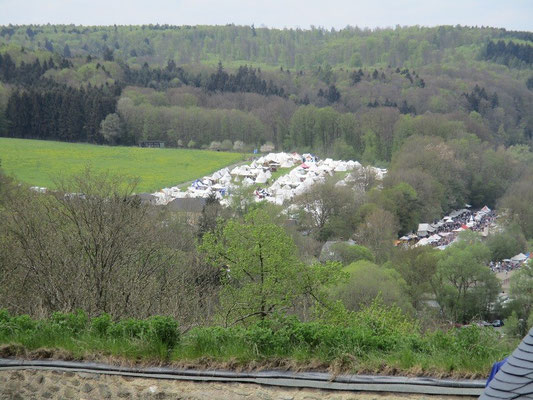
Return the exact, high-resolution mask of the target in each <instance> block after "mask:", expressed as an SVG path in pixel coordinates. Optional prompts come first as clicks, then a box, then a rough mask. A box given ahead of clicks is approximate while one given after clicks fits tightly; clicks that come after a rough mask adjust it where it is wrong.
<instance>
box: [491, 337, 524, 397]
mask: <svg viewBox="0 0 533 400" xmlns="http://www.w3.org/2000/svg"><path fill="white" fill-rule="evenodd" d="M480 399H485V400H494V399H532V400H533V329H531V330H530V331H529V333H528V334H527V335H526V337H525V338H524V339H523V340H522V342H521V343H520V344H519V345H518V347H517V348H516V350H515V351H514V352H513V354H511V355H510V356H509V358H508V359H507V362H506V363H505V364H503V366H502V367H501V368H500V370H499V371H498V373H497V374H496V375H495V376H494V379H492V380H491V381H490V383H489V384H488V386H487V387H486V388H485V391H484V392H483V394H482V395H481V396H480Z"/></svg>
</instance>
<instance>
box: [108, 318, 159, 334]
mask: <svg viewBox="0 0 533 400" xmlns="http://www.w3.org/2000/svg"><path fill="white" fill-rule="evenodd" d="M149 327H150V326H149V324H148V321H145V320H141V319H135V318H126V319H123V320H120V321H119V322H117V323H115V324H112V325H111V326H110V327H109V330H108V332H109V335H110V336H111V337H114V338H116V339H144V338H146V337H147V335H148V331H149Z"/></svg>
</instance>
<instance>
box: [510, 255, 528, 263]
mask: <svg viewBox="0 0 533 400" xmlns="http://www.w3.org/2000/svg"><path fill="white" fill-rule="evenodd" d="M525 260H527V256H526V255H525V254H524V253H520V254H517V255H516V256H514V257H511V261H512V262H522V261H525Z"/></svg>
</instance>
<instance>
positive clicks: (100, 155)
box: [0, 138, 243, 193]
mask: <svg viewBox="0 0 533 400" xmlns="http://www.w3.org/2000/svg"><path fill="white" fill-rule="evenodd" d="M242 159H243V156H242V154H239V153H225V152H214V151H207V150H184V149H148V148H140V147H120V146H115V147H111V146H98V145H92V144H80V143H63V142H52V141H42V140H28V139H9V138H0V162H1V166H2V169H3V170H4V171H5V172H6V173H7V174H8V175H10V176H13V177H15V178H16V179H17V180H18V181H21V182H24V183H27V184H29V185H34V186H44V187H47V188H51V189H53V188H55V181H56V179H57V178H58V177H59V176H68V175H72V174H75V173H78V172H80V171H82V170H83V169H84V168H85V167H86V166H87V165H90V166H91V168H93V169H94V170H96V171H110V172H112V173H117V174H122V175H126V176H131V177H138V178H140V183H139V186H138V188H137V192H139V193H141V192H153V191H156V190H158V189H161V188H163V187H169V186H174V185H177V184H179V183H183V182H186V181H189V180H193V179H196V178H199V177H202V176H204V175H208V174H210V173H212V172H214V171H216V170H218V169H220V168H223V167H225V166H227V165H230V164H233V163H236V162H239V161H241V160H242Z"/></svg>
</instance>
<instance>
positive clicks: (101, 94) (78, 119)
mask: <svg viewBox="0 0 533 400" xmlns="http://www.w3.org/2000/svg"><path fill="white" fill-rule="evenodd" d="M54 86H55V87H51V88H33V89H23V90H20V91H19V90H17V91H15V92H13V93H12V94H11V96H10V97H9V100H8V102H7V107H6V113H5V114H6V117H7V120H8V121H9V129H8V134H7V136H9V137H16V138H31V139H46V140H62V141H73V142H90V143H103V142H104V139H103V136H102V134H101V132H100V123H101V121H102V120H103V119H104V118H105V117H106V115H108V114H110V113H112V112H113V111H114V110H115V108H116V102H117V97H118V95H119V94H120V90H121V87H120V86H118V85H114V86H106V87H92V86H87V87H82V88H80V89H76V88H72V87H67V86H62V85H54Z"/></svg>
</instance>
